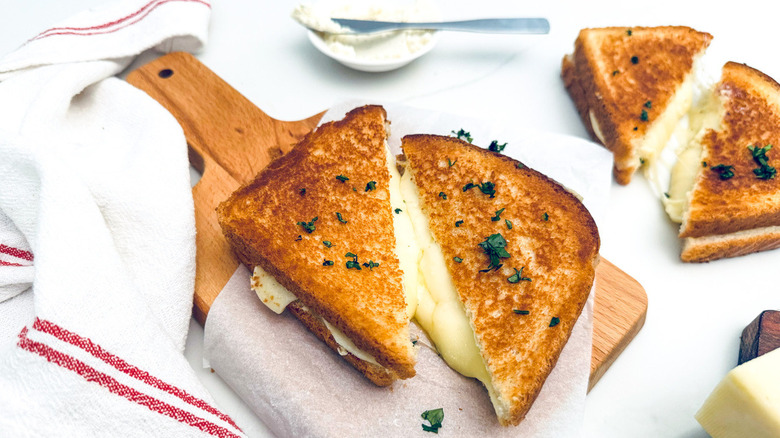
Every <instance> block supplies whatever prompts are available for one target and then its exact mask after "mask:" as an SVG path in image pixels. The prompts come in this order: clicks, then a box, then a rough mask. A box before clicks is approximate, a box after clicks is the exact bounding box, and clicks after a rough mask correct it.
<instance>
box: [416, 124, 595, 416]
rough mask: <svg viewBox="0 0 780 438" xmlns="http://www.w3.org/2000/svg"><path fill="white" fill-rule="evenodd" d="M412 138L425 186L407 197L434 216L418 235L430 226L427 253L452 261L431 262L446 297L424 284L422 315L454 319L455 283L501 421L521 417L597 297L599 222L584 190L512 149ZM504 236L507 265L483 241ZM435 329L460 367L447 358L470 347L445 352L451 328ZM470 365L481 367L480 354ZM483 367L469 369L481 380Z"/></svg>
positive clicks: (435, 321)
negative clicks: (580, 195) (581, 194)
mask: <svg viewBox="0 0 780 438" xmlns="http://www.w3.org/2000/svg"><path fill="white" fill-rule="evenodd" d="M402 148H403V151H404V154H405V156H406V159H407V160H408V161H407V163H406V169H405V173H404V178H410V179H411V180H412V181H413V184H415V185H416V187H417V196H418V199H417V201H414V200H413V199H411V197H409V196H407V193H404V198H405V200H406V203H407V207H408V208H410V209H411V208H418V207H416V206H415V205H416V204H418V203H419V208H420V209H421V211H422V212H423V215H424V217H423V221H424V222H427V223H423V224H420V220H417V221H416V222H415V232H416V234H418V238H419V236H420V234H425V233H427V232H429V233H430V237H429V238H428V240H431V239H432V241H433V243H430V242H428V243H427V244H426V242H424V241H422V242H421V248H423V254H422V260H423V263H425V262H426V260H427V263H428V264H429V265H436V264H437V263H439V264H443V266H445V267H446V271H445V272H444V273H443V275H441V274H439V273H438V272H431V270H430V269H423V271H424V282H425V284H426V288H427V289H428V290H429V292H430V295H431V296H432V297H433V300H434V301H438V307H436V308H435V309H434V308H432V307H431V306H433V305H434V304H433V303H432V302H429V301H430V300H428V299H425V298H424V297H423V295H422V294H421V296H420V301H419V305H418V313H417V315H416V318H417V320H418V322H420V323H421V325H422V326H423V327H424V328H425V329H426V331H428V332H429V334H430V333H431V332H436V331H437V330H440V328H438V327H437V325H439V324H451V322H448V321H444V320H443V317H442V314H443V313H444V312H445V310H448V309H444V308H442V307H444V306H448V307H452V303H450V302H446V303H444V304H443V305H442V303H443V302H444V301H443V300H444V298H442V296H444V295H447V294H449V293H450V292H448V291H447V289H448V288H450V287H451V286H448V283H451V285H452V286H454V289H455V290H456V292H452V293H453V294H456V295H457V299H456V303H455V304H456V305H457V307H459V308H460V311H461V312H464V311H465V317H466V318H467V322H468V326H469V327H470V332H469V335H470V336H471V339H470V340H469V339H463V342H460V341H459V343H462V344H467V343H468V342H471V345H472V346H473V345H474V344H476V348H477V349H478V353H477V354H478V356H477V360H478V361H480V362H481V363H480V364H479V365H480V366H482V367H483V370H486V372H487V373H486V375H485V376H483V377H484V378H485V380H483V383H485V385H486V387H487V389H488V391H489V392H490V395H491V400H492V401H493V406H494V408H495V411H496V414H497V416H498V419H499V421H500V422H501V424H504V425H516V424H518V423H519V422H520V421H522V419H523V418H524V417H525V415H526V413H527V412H528V410H529V409H530V407H531V404H532V403H533V401H534V400H535V398H536V396H537V395H538V394H539V391H540V390H541V388H542V385H543V384H544V382H545V379H546V378H547V376H548V375H549V374H550V372H551V371H552V369H553V367H554V366H555V363H556V361H557V360H558V356H559V354H560V352H561V350H562V349H563V347H564V345H565V344H566V342H567V340H568V338H569V335H570V333H571V330H572V328H573V327H574V324H575V322H576V321H577V318H578V317H579V315H580V313H581V311H582V308H583V306H584V304H585V302H586V301H587V299H588V295H589V293H590V290H591V287H592V285H593V279H594V271H595V266H596V263H597V261H598V249H599V236H598V231H597V229H596V224H595V223H594V221H593V219H592V217H591V216H590V214H589V213H588V211H587V210H586V209H585V207H584V206H583V205H582V203H580V201H579V200H578V199H577V197H576V196H575V195H573V194H572V193H570V192H568V191H567V190H566V189H564V188H563V187H561V186H560V185H559V184H557V183H556V182H554V181H552V180H551V179H549V178H547V177H545V176H544V175H542V174H540V173H538V172H536V171H534V170H531V169H529V168H527V167H525V166H523V165H522V164H521V163H519V162H517V161H515V160H512V159H510V158H508V157H506V156H503V155H500V154H497V153H493V152H490V151H487V150H485V149H482V148H479V147H476V146H474V145H471V144H469V143H466V142H464V141H461V140H459V139H456V138H453V137H443V136H434V135H411V136H406V137H404V138H403V140H402ZM402 184H404V182H402ZM426 219H427V221H426ZM425 227H427V230H426V231H424V232H423V233H418V231H419V230H420V229H421V228H425ZM495 235H500V236H501V238H503V240H504V241H505V242H506V245H505V247H504V250H505V251H507V252H508V254H509V255H510V256H509V257H508V258H498V259H497V260H499V261H500V264H501V266H500V267H497V266H496V265H497V264H498V263H495V264H492V263H491V258H490V256H489V255H488V253H489V251H492V250H489V249H488V247H487V246H485V247H483V246H480V244H483V245H484V243H485V242H486V241H491V242H492V243H491V246H490V248H493V246H492V244H493V243H497V242H498V243H500V242H499V241H500V240H501V239H500V238H498V239H497V238H496V237H495ZM491 236H494V237H492V238H491ZM498 246H500V245H498ZM439 251H440V252H439ZM430 258H438V259H439V260H438V261H437V260H430ZM421 268H425V267H424V266H421ZM430 274H433V276H432V277H431V276H429V275H430ZM443 277H446V278H443ZM422 289H423V288H420V290H422ZM526 313H527V314H526ZM451 331H455V330H451ZM432 337H433V338H434V342H436V343H437V349H438V350H439V352H440V354H442V356H443V357H444V358H445V360H448V363H450V365H451V366H453V368H455V369H456V370H458V371H460V369H459V368H460V365H453V363H451V362H450V360H449V359H448V357H449V356H458V355H467V353H468V352H466V353H462V352H460V351H456V352H455V353H452V352H447V351H443V348H442V347H447V346H446V345H440V342H441V343H450V342H451V341H452V340H451V339H449V332H447V333H444V334H443V336H442V337H441V338H440V340H437V339H436V337H435V336H432ZM467 347H468V346H466V349H468V348H467ZM454 348H455V349H457V348H460V347H459V346H455V347H454ZM467 368H470V369H472V370H475V369H476V368H475V367H474V366H473V364H471V366H469V367H467ZM479 374H480V373H479V372H478V370H476V371H474V373H473V374H468V375H470V376H473V377H477V378H480V380H482V378H481V376H480V375H479Z"/></svg>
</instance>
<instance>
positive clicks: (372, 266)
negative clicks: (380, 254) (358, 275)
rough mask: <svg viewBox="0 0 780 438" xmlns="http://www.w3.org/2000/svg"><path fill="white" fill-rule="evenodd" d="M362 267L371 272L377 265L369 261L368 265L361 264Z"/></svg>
mask: <svg viewBox="0 0 780 438" xmlns="http://www.w3.org/2000/svg"><path fill="white" fill-rule="evenodd" d="M363 266H365V267H366V268H368V269H369V270H373V269H374V268H376V267H377V266H379V263H375V262H374V261H373V260H369V261H368V263H363Z"/></svg>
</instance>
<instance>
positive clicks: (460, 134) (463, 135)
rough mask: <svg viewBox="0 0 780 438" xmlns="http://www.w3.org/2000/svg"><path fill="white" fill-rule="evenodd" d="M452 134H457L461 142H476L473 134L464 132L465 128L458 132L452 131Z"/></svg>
mask: <svg viewBox="0 0 780 438" xmlns="http://www.w3.org/2000/svg"><path fill="white" fill-rule="evenodd" d="M452 133H453V134H455V137H458V138H459V139H461V140H466V141H467V142H469V143H471V142H472V141H474V138H473V137H472V136H471V133H470V132H466V131H464V130H463V128H460V129H459V130H458V131H457V132H455V131H452Z"/></svg>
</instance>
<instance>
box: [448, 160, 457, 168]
mask: <svg viewBox="0 0 780 438" xmlns="http://www.w3.org/2000/svg"><path fill="white" fill-rule="evenodd" d="M457 162H458V159H457V158H456V159H455V161H450V159H449V158H447V167H452V166H454V165H455V163H457Z"/></svg>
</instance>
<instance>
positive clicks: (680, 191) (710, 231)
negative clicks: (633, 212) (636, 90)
mask: <svg viewBox="0 0 780 438" xmlns="http://www.w3.org/2000/svg"><path fill="white" fill-rule="evenodd" d="M691 123H692V126H694V127H697V128H698V134H697V135H696V136H695V137H694V138H693V139H692V141H691V142H690V143H689V144H688V146H687V148H686V149H685V150H683V151H682V152H681V153H680V154H679V156H680V158H679V160H678V161H677V163H676V165H675V167H674V169H673V171H672V176H671V182H670V188H669V192H668V199H666V200H665V203H666V209H667V212H668V213H669V215H670V217H671V218H672V219H673V220H676V221H678V222H681V226H680V237H681V238H683V248H682V254H681V258H682V260H683V261H686V262H704V261H710V260H715V259H719V258H724V257H734V256H739V255H744V254H748V253H752V252H756V251H763V250H768V249H773V248H777V247H780V179H778V178H777V176H776V170H775V167H774V166H775V165H778V164H780V158H778V157H780V155H778V154H780V151H779V150H777V148H778V147H780V85H778V83H777V82H775V81H774V80H773V79H772V78H770V77H769V76H767V75H765V74H763V73H761V72H760V71H758V70H756V69H753V68H751V67H748V66H746V65H744V64H737V63H734V62H728V63H726V65H724V66H723V69H722V75H721V79H720V81H719V82H718V83H717V84H716V85H715V86H714V88H713V89H712V90H711V93H710V94H709V95H708V96H706V98H705V103H704V104H703V105H702V106H701V107H700V108H698V109H697V111H695V112H693V113H692V115H691Z"/></svg>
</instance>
